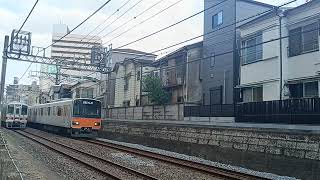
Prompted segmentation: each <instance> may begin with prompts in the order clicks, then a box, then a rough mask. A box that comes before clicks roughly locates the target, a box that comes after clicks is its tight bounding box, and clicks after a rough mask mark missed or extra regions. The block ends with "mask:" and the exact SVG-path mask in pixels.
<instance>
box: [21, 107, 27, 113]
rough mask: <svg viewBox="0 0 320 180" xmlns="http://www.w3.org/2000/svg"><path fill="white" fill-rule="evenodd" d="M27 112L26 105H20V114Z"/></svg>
mask: <svg viewBox="0 0 320 180" xmlns="http://www.w3.org/2000/svg"><path fill="white" fill-rule="evenodd" d="M27 114H28V106H25V105H22V109H21V115H27Z"/></svg>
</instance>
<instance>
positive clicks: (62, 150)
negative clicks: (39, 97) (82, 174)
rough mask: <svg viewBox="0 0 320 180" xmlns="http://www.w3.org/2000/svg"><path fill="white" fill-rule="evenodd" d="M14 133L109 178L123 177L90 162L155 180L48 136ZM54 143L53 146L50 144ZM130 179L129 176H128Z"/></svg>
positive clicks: (23, 132)
mask: <svg viewBox="0 0 320 180" xmlns="http://www.w3.org/2000/svg"><path fill="white" fill-rule="evenodd" d="M15 132H16V133H18V134H20V135H22V136H24V137H26V138H28V139H30V140H32V141H34V142H36V143H39V144H41V145H43V146H45V147H46V148H48V149H50V150H53V151H55V152H57V153H59V154H62V155H64V156H66V157H68V158H71V159H72V160H74V161H76V162H79V163H80V164H83V165H84V166H86V167H88V168H90V169H92V170H94V171H97V172H98V173H100V174H102V175H103V176H106V177H108V178H111V179H119V180H120V179H123V178H121V177H120V176H119V175H118V174H113V173H111V172H110V171H108V169H103V168H102V167H101V166H97V164H95V163H92V162H97V161H99V162H103V163H105V164H107V165H109V166H110V165H111V166H112V167H115V168H117V169H120V170H121V171H123V172H127V173H129V174H130V175H133V176H135V177H139V178H141V179H147V180H149V179H150V180H151V179H152V180H155V179H157V178H155V177H152V176H149V175H147V174H144V173H142V172H139V171H136V170H134V169H131V168H128V167H125V166H122V165H120V164H117V163H114V162H112V161H109V160H106V159H103V158H100V157H98V156H96V155H93V154H90V153H86V152H83V151H80V150H78V149H75V148H73V147H71V146H68V145H65V144H62V143H59V142H56V141H53V140H51V139H48V138H45V137H41V136H39V135H36V134H33V133H30V132H26V131H19V130H16V131H15ZM52 145H54V146H52ZM70 151H72V152H74V153H67V152H70ZM72 154H81V155H82V156H83V157H86V158H79V157H77V156H74V155H72ZM87 158H91V159H92V160H93V161H91V162H89V161H86V160H85V159H87ZM129 179H130V178H129Z"/></svg>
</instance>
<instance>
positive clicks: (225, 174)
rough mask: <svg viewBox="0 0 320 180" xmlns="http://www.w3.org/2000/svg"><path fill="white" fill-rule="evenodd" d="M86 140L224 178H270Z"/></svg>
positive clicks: (253, 179) (255, 179)
mask: <svg viewBox="0 0 320 180" xmlns="http://www.w3.org/2000/svg"><path fill="white" fill-rule="evenodd" d="M86 142H89V143H92V144H96V145H101V146H105V147H108V148H111V149H116V150H119V151H122V152H126V153H131V154H135V155H139V156H143V157H146V158H151V159H155V160H159V161H162V162H165V163H171V164H173V165H177V166H180V167H185V168H189V169H192V170H196V171H200V172H202V173H206V174H210V175H214V176H218V177H222V178H226V179H234V180H247V179H250V180H258V179H259V180H260V179H265V180H266V179H268V178H264V177H259V176H254V175H251V174H246V173H242V172H236V171H232V170H228V169H223V168H219V167H214V166H210V165H206V164H202V163H198V162H194V161H189V160H184V159H178V158H174V157H171V156H168V155H164V154H158V153H154V152H150V151H146V150H141V149H136V148H131V147H128V146H124V145H119V144H114V143H109V142H105V141H98V140H86Z"/></svg>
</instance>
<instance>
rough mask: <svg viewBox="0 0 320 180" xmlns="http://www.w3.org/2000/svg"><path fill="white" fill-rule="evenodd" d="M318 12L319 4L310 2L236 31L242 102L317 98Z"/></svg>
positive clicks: (250, 23) (251, 22) (251, 23)
mask: <svg viewBox="0 0 320 180" xmlns="http://www.w3.org/2000/svg"><path fill="white" fill-rule="evenodd" d="M319 12H320V2H319V1H311V2H309V3H306V4H303V5H301V6H298V7H296V8H292V9H287V10H282V11H272V12H270V13H268V14H266V15H264V16H261V17H258V18H256V19H254V20H252V21H250V22H248V23H245V24H243V25H241V26H240V27H239V28H238V30H239V32H240V34H241V45H240V46H241V60H242V61H241V67H240V72H241V73H240V74H241V76H240V77H241V78H240V79H241V80H240V85H239V86H238V87H239V88H240V89H241V96H242V101H243V102H255V101H271V100H279V99H287V98H302V97H303V98H305V97H319V89H320V88H319V84H320V83H319V79H320V73H319V72H320V59H319V57H320V53H319V32H320V31H319V27H320V24H319V19H320V13H319ZM279 27H281V32H280V28H279ZM280 33H281V38H280ZM280 39H281V41H280Z"/></svg>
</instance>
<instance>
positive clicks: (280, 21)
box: [277, 10, 283, 100]
mask: <svg viewBox="0 0 320 180" xmlns="http://www.w3.org/2000/svg"><path fill="white" fill-rule="evenodd" d="M277 16H278V17H279V38H280V40H279V46H280V47H279V48H280V56H279V60H280V63H279V64H280V68H279V70H280V87H279V88H280V92H279V93H280V94H279V95H280V96H279V98H280V100H282V89H283V88H282V86H283V82H282V81H283V78H282V39H281V37H282V17H283V14H282V11H280V12H279V10H278V12H277Z"/></svg>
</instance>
